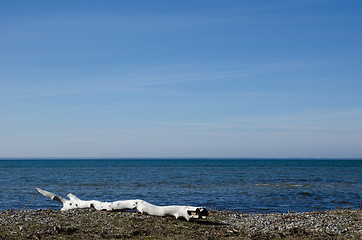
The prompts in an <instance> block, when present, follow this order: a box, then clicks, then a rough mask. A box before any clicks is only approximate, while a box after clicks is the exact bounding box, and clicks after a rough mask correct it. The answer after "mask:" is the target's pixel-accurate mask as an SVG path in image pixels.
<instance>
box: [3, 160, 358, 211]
mask: <svg viewBox="0 0 362 240" xmlns="http://www.w3.org/2000/svg"><path fill="white" fill-rule="evenodd" d="M0 183H1V184H0V209H1V210H7V209H46V208H50V209H60V208H61V204H60V203H58V202H56V201H52V200H50V199H49V198H46V197H44V196H42V195H40V194H38V192H37V191H36V189H35V187H39V188H41V189H44V190H47V191H50V192H53V193H56V194H59V195H61V196H63V197H66V195H67V194H68V193H73V194H75V195H76V196H78V197H79V198H80V199H82V200H93V199H94V200H100V201H117V200H128V199H143V200H145V201H147V202H150V203H153V204H156V205H191V206H204V207H207V208H208V209H214V210H227V211H240V212H246V213H271V212H282V213H283V212H288V211H292V212H306V211H325V210H333V209H337V208H352V209H357V208H361V207H362V160H293V159H289V160H288V159H283V160H275V159H274V160H270V159H265V160H262V159H257V160H254V159H253V160H247V159H241V160H227V159H185V160H182V159H170V160H167V159H144V160H142V159H128V160H127V159H98V160H96V159H88V160H87V159H81V160H79V159H74V160H71V159H66V160H60V159H49V160H45V159H42V160H0Z"/></svg>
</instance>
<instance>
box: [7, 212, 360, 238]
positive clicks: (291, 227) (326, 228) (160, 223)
mask: <svg viewBox="0 0 362 240" xmlns="http://www.w3.org/2000/svg"><path fill="white" fill-rule="evenodd" d="M0 239H362V210H361V209H359V210H334V211H327V212H310V213H308V212H307V213H287V214H280V213H272V214H243V213H237V212H224V211H210V215H209V216H208V217H207V219H202V220H193V221H190V222H187V221H184V220H180V219H179V220H176V219H175V218H173V217H155V216H149V215H142V214H140V213H137V212H132V211H126V212H104V211H94V210H91V209H83V210H70V211H65V212H60V211H57V210H50V209H45V210H23V211H20V210H6V211H0Z"/></svg>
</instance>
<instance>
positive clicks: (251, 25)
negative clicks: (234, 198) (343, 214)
mask: <svg viewBox="0 0 362 240" xmlns="http://www.w3.org/2000/svg"><path fill="white" fill-rule="evenodd" d="M361 12H362V2H361V1H359V0H350V1H334V0H300V1H289V0H275V1H269V0H264V1H263V0H261V1H239V0H235V1H233V0H229V1H221V0H220V1H214V0H207V1H206V0H204V1H203V0H201V1H194V0H183V1H158V0H155V1H148V0H144V1H141V0H132V1H127V0H125V1H115V0H102V1H101V0H98V1H95V0H75V1H74V0H72V1H69V0H62V1H60V0H53V1H41V0H35V1H28V0H23V1H20V0H12V1H0V157H1V158H24V157H25V158H28V157H29V158H38V157H39V158H47V157H55V158H62V157H70V158H72V157H74V158H83V157H92V158H108V157H115V158H118V157H119V158H128V157H130V158H210V157H211V158H219V157H224V158H249V157H250V158H266V157H267V158H291V157H292V158H362V15H361Z"/></svg>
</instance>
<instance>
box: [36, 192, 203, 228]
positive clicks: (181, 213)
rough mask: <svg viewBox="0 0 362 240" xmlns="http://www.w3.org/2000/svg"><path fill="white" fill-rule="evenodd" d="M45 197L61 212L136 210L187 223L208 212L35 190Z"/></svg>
mask: <svg viewBox="0 0 362 240" xmlns="http://www.w3.org/2000/svg"><path fill="white" fill-rule="evenodd" d="M36 189H37V190H38V192H40V193H41V194H42V195H44V196H45V197H48V198H50V199H52V200H55V201H58V202H60V203H62V204H63V207H62V209H60V210H61V211H66V210H71V209H81V208H95V209H96V210H107V211H117V210H131V209H136V210H137V211H139V212H140V213H146V214H149V215H153V216H174V217H175V218H176V219H177V218H179V217H183V218H185V219H186V220H187V221H189V220H190V219H192V218H206V216H208V211H207V210H206V208H204V207H192V206H176V205H171V206H156V205H153V204H151V203H148V202H146V201H143V200H141V199H135V200H124V201H115V202H100V201H97V200H89V201H84V200H80V199H79V198H78V197H77V196H75V195H74V194H71V193H69V194H68V195H67V196H68V198H69V200H68V199H66V198H63V197H61V196H59V195H57V194H54V193H51V192H48V191H45V190H42V189H40V188H36Z"/></svg>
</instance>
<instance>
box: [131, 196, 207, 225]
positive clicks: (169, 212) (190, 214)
mask: <svg viewBox="0 0 362 240" xmlns="http://www.w3.org/2000/svg"><path fill="white" fill-rule="evenodd" d="M137 211H139V212H140V213H147V214H149V215H154V216H174V217H175V218H176V219H177V218H179V217H183V218H185V219H186V220H187V221H189V220H190V219H191V218H206V216H207V215H208V212H207V210H206V208H204V207H191V206H176V205H171V206H156V205H153V204H151V203H148V202H146V201H143V200H137Z"/></svg>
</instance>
